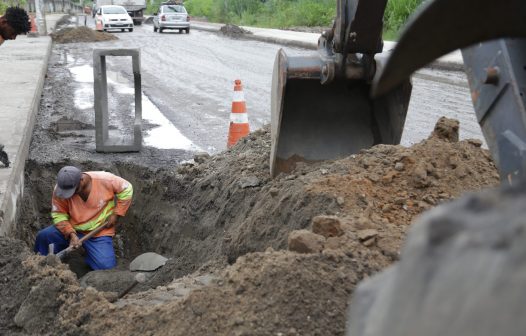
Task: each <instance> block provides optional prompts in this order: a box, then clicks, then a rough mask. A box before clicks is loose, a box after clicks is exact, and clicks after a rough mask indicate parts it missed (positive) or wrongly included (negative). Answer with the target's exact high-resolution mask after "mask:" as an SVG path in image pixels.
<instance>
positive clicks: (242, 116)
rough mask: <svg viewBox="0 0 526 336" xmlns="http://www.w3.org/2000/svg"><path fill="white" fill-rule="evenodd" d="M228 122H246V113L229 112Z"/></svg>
mask: <svg viewBox="0 0 526 336" xmlns="http://www.w3.org/2000/svg"><path fill="white" fill-rule="evenodd" d="M230 122H233V123H234V124H248V115H247V114H246V113H230Z"/></svg>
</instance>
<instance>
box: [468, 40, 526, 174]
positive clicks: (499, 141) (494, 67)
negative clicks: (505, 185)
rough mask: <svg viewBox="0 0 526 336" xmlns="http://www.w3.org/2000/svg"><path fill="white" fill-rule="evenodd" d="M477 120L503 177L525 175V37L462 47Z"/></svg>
mask: <svg viewBox="0 0 526 336" xmlns="http://www.w3.org/2000/svg"><path fill="white" fill-rule="evenodd" d="M462 56H463V58H464V64H465V67H466V74H467V77H468V81H469V86H470V89H471V97H472V99H473V105H474V107H475V112H476V114H477V120H478V122H479V124H480V126H481V128H482V132H483V134H484V137H485V138H486V141H487V143H488V146H489V148H490V150H491V154H492V157H493V159H494V160H495V162H496V163H497V166H498V168H499V173H500V175H501V179H502V180H503V181H510V180H514V179H516V178H520V177H526V107H525V106H526V71H524V70H525V69H526V39H501V40H495V41H490V42H484V43H480V44H478V45H476V46H473V47H470V48H465V49H463V50H462Z"/></svg>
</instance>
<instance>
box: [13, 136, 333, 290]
mask: <svg viewBox="0 0 526 336" xmlns="http://www.w3.org/2000/svg"><path fill="white" fill-rule="evenodd" d="M260 133H261V134H266V131H265V130H262V131H260ZM238 147H239V148H237V149H236V150H235V151H231V152H226V153H224V154H222V155H218V156H214V157H212V158H210V157H208V155H197V156H196V157H195V160H196V161H194V163H186V164H182V165H179V166H178V165H173V166H172V167H166V168H153V169H152V168H150V167H148V166H143V165H139V164H133V163H129V162H119V161H116V162H113V163H97V162H96V161H91V162H85V161H83V162H72V161H64V162H49V163H42V162H41V161H40V162H38V163H37V162H36V161H31V160H30V161H28V162H27V166H26V186H25V192H24V202H23V203H24V207H23V209H22V211H21V218H20V220H19V221H18V223H19V224H18V226H17V228H16V233H15V236H16V238H19V239H21V240H23V241H25V242H26V243H27V244H28V245H29V246H33V242H34V237H35V235H36V233H37V232H38V230H39V229H42V228H44V227H46V226H47V225H50V224H51V222H50V215H49V214H50V211H51V207H50V199H51V193H52V189H53V186H54V184H55V178H56V172H57V171H58V170H59V169H60V168H61V167H62V166H64V165H76V166H78V167H79V168H81V169H82V170H84V171H96V170H104V171H109V172H112V173H114V174H117V175H119V176H122V177H123V178H125V179H127V180H128V181H130V182H131V183H132V185H133V186H134V198H133V202H132V206H131V207H130V209H129V211H128V213H127V215H126V216H125V218H123V219H122V220H121V224H120V227H119V230H118V234H117V236H116V237H115V239H114V248H115V250H116V253H117V256H118V264H119V265H118V267H117V269H118V270H119V271H120V273H119V275H108V274H105V273H102V272H101V275H100V276H101V277H108V276H109V277H117V278H122V277H124V278H125V280H123V284H122V286H123V287H125V285H126V284H128V283H129V279H130V278H131V275H130V274H131V273H129V274H126V273H124V275H123V271H124V270H126V269H127V267H128V264H129V262H130V261H131V260H132V259H133V258H135V257H136V256H137V255H139V254H142V253H144V252H156V253H158V254H161V255H163V256H165V257H167V258H169V260H168V262H167V264H166V265H165V266H164V267H162V268H161V269H160V270H159V271H157V273H156V274H155V276H154V277H152V278H151V280H150V281H149V282H148V283H147V284H145V285H144V286H142V287H139V289H141V288H142V289H147V288H152V287H156V286H159V285H165V284H167V283H169V282H170V281H172V280H173V279H175V278H179V277H182V276H184V275H186V274H189V273H192V272H194V271H196V270H198V269H200V268H202V269H207V270H217V269H220V268H223V267H224V266H226V265H227V264H232V263H233V262H235V260H236V259H237V258H238V257H239V256H242V255H244V254H246V253H248V252H253V251H263V250H265V249H266V248H268V247H272V248H274V249H276V250H277V249H283V248H286V238H287V233H288V232H290V231H292V230H294V229H302V228H305V227H307V226H308V225H309V224H310V219H311V218H312V217H314V216H315V215H318V214H320V213H324V214H335V213H336V212H337V211H338V208H339V206H338V204H337V201H336V200H335V199H334V198H333V197H330V196H328V195H312V196H308V195H307V196H305V191H304V190H303V187H304V186H303V184H297V183H296V184H294V183H293V181H290V180H289V181H287V180H285V181H283V182H278V183H276V182H272V181H271V180H270V179H269V177H268V169H266V168H267V167H268V143H267V139H262V138H257V137H256V135H253V136H252V138H249V139H247V141H246V144H242V145H240V146H238ZM236 157H241V160H243V161H244V164H242V165H239V164H236V161H235V160H233V158H236ZM197 162H199V163H197ZM218 166H219V169H217V168H218ZM261 167H263V168H264V169H261ZM287 182H289V183H287ZM280 184H288V185H290V187H288V188H281V187H280ZM277 187H279V188H277ZM81 260H82V258H80V256H79V255H76V254H73V255H72V257H71V258H68V259H67V260H66V261H67V262H68V263H69V264H70V267H71V268H72V270H74V271H75V272H76V273H77V275H78V276H79V277H80V276H82V275H84V274H85V273H86V272H87V271H88V270H87V269H86V268H83V267H82V262H81ZM106 273H108V272H106ZM102 274H104V275H102ZM116 281H117V282H118V279H116ZM110 283H111V286H110V287H111V288H100V289H102V290H105V289H107V290H112V291H118V290H120V289H122V288H115V286H117V287H120V286H119V285H118V284H115V281H110ZM91 285H93V284H91ZM95 286H96V285H95Z"/></svg>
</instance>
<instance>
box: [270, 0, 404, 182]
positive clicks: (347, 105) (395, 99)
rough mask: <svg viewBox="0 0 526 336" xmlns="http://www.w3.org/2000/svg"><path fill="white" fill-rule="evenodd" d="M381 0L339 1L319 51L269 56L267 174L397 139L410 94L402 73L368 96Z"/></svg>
mask: <svg viewBox="0 0 526 336" xmlns="http://www.w3.org/2000/svg"><path fill="white" fill-rule="evenodd" d="M386 4H387V0H338V1H337V10H336V19H335V20H334V24H333V27H332V29H330V30H327V31H325V32H323V34H322V35H321V36H320V38H319V40H318V50H317V51H316V52H313V53H306V54H304V55H301V56H288V55H287V54H286V53H285V51H283V50H280V51H279V52H278V54H277V56H276V60H275V63H274V72H273V79H272V95H271V118H272V121H271V124H272V149H271V164H270V169H271V175H272V176H276V175H278V174H279V173H281V172H289V171H291V170H292V169H294V167H295V165H296V163H297V162H314V161H320V160H330V159H336V158H340V157H344V156H347V155H350V154H353V153H357V152H359V151H360V150H361V149H364V148H369V147H371V146H373V145H376V144H380V143H385V144H398V143H399V142H400V139H401V137H402V130H403V128H404V123H405V117H406V114H407V108H408V105H409V98H410V96H411V89H412V86H411V83H410V80H409V77H407V78H405V79H404V80H402V81H401V82H400V83H399V84H398V85H396V87H395V88H394V89H391V90H389V91H388V92H386V93H385V94H383V95H382V96H381V97H378V98H374V99H373V98H371V85H372V81H373V79H374V77H375V75H376V74H377V68H378V67H379V66H380V65H381V64H382V63H384V62H385V56H384V55H382V54H380V53H381V52H382V48H383V40H382V29H383V15H384V10H385V6H386Z"/></svg>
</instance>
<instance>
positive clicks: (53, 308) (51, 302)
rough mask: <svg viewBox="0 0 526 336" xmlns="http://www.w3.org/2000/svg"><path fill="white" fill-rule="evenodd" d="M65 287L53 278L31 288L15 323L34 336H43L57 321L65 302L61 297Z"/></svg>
mask: <svg viewBox="0 0 526 336" xmlns="http://www.w3.org/2000/svg"><path fill="white" fill-rule="evenodd" d="M63 290H64V285H63V284H62V283H61V282H59V281H56V280H55V279H53V278H44V279H43V280H42V281H41V282H40V283H39V284H38V285H36V286H34V287H33V288H31V291H30V292H29V295H28V296H27V297H26V299H25V300H24V302H23V303H22V305H21V306H20V309H19V310H18V312H17V314H16V315H15V318H14V321H15V323H16V325H17V326H19V327H20V328H23V329H24V331H26V332H28V333H29V334H32V335H38V334H42V333H43V332H44V331H46V330H48V328H49V325H50V324H51V323H52V322H53V321H54V320H55V317H56V316H57V314H58V310H59V309H60V306H61V305H62V303H63V302H61V300H60V295H61V293H62V291H63Z"/></svg>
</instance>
